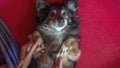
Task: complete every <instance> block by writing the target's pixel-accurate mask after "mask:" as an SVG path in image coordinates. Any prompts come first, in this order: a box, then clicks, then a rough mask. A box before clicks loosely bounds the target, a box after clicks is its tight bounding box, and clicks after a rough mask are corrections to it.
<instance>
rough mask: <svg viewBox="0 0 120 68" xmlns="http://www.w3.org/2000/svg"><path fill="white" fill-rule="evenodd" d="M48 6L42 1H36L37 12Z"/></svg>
mask: <svg viewBox="0 0 120 68" xmlns="http://www.w3.org/2000/svg"><path fill="white" fill-rule="evenodd" d="M47 6H48V3H47V2H45V1H44V0H36V9H37V12H39V11H40V10H41V9H44V8H46V7H47Z"/></svg>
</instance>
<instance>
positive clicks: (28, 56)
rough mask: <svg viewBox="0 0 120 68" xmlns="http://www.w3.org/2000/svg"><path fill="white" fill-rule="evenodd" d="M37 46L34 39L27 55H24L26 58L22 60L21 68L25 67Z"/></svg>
mask: <svg viewBox="0 0 120 68" xmlns="http://www.w3.org/2000/svg"><path fill="white" fill-rule="evenodd" d="M36 47H37V42H36V41H35V42H34V45H33V46H32V48H31V50H30V52H29V53H28V55H27V56H26V59H25V60H24V64H23V67H22V68H27V67H28V65H29V63H30V61H31V59H32V54H33V52H34V50H35V49H36Z"/></svg>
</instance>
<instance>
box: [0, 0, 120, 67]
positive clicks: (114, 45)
mask: <svg viewBox="0 0 120 68" xmlns="http://www.w3.org/2000/svg"><path fill="white" fill-rule="evenodd" d="M46 1H49V2H53V1H57V2H62V1H63V0H46ZM79 6H80V9H79V10H78V12H77V14H78V16H79V17H80V18H81V20H82V23H81V27H80V33H79V34H80V36H81V39H80V41H79V43H80V44H81V50H82V55H81V58H80V59H79V61H78V62H77V65H76V68H120V1H119V0H79ZM35 12H36V10H35V0H0V17H2V18H3V19H4V21H5V22H6V24H7V25H8V27H9V28H10V30H11V32H12V33H13V35H14V37H15V39H16V40H17V41H18V43H19V44H20V45H23V44H24V43H26V42H27V40H28V39H27V36H28V35H29V34H30V33H32V32H33V30H34V29H35V15H36V13H35Z"/></svg>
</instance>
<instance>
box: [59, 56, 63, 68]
mask: <svg viewBox="0 0 120 68" xmlns="http://www.w3.org/2000/svg"><path fill="white" fill-rule="evenodd" d="M59 68H62V57H60V58H59Z"/></svg>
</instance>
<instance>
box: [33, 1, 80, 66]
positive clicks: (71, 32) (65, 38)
mask: <svg viewBox="0 0 120 68" xmlns="http://www.w3.org/2000/svg"><path fill="white" fill-rule="evenodd" d="M36 7H37V21H38V26H37V30H38V31H39V32H40V33H41V35H42V37H43V40H44V44H45V46H46V52H45V53H44V54H42V55H41V56H40V57H39V58H37V60H38V61H37V68H52V65H53V62H54V61H55V54H56V53H57V52H58V50H59V48H60V47H61V46H63V45H64V46H66V47H67V48H68V49H69V50H65V52H67V51H69V53H67V54H63V55H62V57H63V58H64V61H62V64H63V68H74V63H75V61H77V60H78V58H79V56H80V49H79V45H78V43H77V40H78V39H79V38H78V31H79V21H78V19H77V18H76V14H75V12H76V10H77V0H71V1H70V2H65V3H53V4H48V3H46V2H44V1H41V0H37V2H36ZM63 51H64V48H63ZM34 68H35V67H34Z"/></svg>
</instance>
